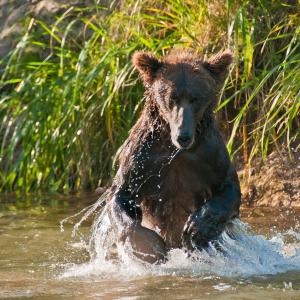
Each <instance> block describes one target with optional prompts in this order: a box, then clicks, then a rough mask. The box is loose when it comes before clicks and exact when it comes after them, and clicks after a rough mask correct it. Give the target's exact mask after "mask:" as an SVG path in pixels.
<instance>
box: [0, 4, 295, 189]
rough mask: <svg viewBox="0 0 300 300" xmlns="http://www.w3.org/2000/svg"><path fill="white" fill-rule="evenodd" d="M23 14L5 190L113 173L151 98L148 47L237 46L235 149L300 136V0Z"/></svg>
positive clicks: (6, 102) (229, 86)
mask: <svg viewBox="0 0 300 300" xmlns="http://www.w3.org/2000/svg"><path fill="white" fill-rule="evenodd" d="M23 25H24V26H23V34H22V36H21V37H20V38H19V41H18V43H17V44H16V47H15V48H14V49H12V50H11V51H10V52H9V54H8V55H7V56H5V57H3V58H1V59H0V147H1V148H0V191H15V190H20V191H26V192H28V191H33V190H51V191H64V192H68V191H72V190H80V189H90V188H95V187H96V186H97V185H104V184H105V183H106V182H107V181H109V180H110V179H111V178H112V176H113V174H114V172H115V158H116V153H117V152H118V149H119V147H120V145H121V144H122V142H123V141H124V140H125V138H126V137H127V135H128V131H129V130H130V128H131V127H132V125H133V124H134V122H135V120H136V119H137V117H138V115H139V112H140V109H141V107H142V106H143V87H142V84H141V82H140V80H139V79H138V75H137V73H136V72H134V70H133V66H132V64H131V56H132V54H133V53H134V52H135V51H136V50H140V49H144V50H147V51H152V52H154V53H156V54H157V55H163V54H164V53H166V52H167V51H168V50H169V49H170V48H172V47H184V48H193V49H195V51H197V52H200V53H203V54H204V56H205V57H207V56H209V55H210V54H211V53H215V52H217V51H220V50H222V49H230V50H231V51H232V52H233V54H234V65H233V66H232V67H231V70H230V75H229V77H228V78H227V80H226V83H225V86H224V87H223V89H222V92H221V95H220V99H219V106H218V108H217V111H218V121H219V123H220V126H221V128H222V130H223V131H224V134H225V135H226V136H227V137H228V141H227V142H228V143H227V145H228V149H229V151H230V153H231V155H232V156H234V155H237V154H238V155H240V156H242V157H243V160H244V163H245V164H251V161H252V159H253V158H254V157H257V158H261V159H264V158H265V157H266V155H267V153H268V151H270V149H272V148H274V147H278V146H279V145H281V144H285V145H286V146H287V147H288V149H290V151H292V148H295V147H296V146H297V143H296V142H297V139H299V135H300V132H299V126H300V121H299V108H300V100H299V94H300V79H299V78H300V46H299V34H300V27H299V10H298V8H297V1H280V0H278V1H271V0H255V1H246V0H240V1H233V0H227V1H216V0H212V1H209V0H193V1H182V0H167V1H157V0H146V1H131V0H129V1H122V0H119V1H112V2H111V4H109V5H102V4H99V3H96V1H95V4H94V5H90V6H88V7H84V6H76V5H75V6H71V5H66V6H64V7H62V8H61V10H60V12H59V13H58V14H57V15H56V16H54V17H53V18H51V20H49V19H48V20H47V21H45V20H43V19H39V18H36V17H35V18H32V17H29V16H27V17H26V18H24V20H23Z"/></svg>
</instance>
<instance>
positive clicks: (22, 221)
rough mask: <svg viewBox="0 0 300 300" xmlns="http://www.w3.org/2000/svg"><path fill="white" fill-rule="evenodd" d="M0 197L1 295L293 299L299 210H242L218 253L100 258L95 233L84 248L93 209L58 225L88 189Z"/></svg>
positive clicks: (85, 199) (299, 266)
mask: <svg viewBox="0 0 300 300" xmlns="http://www.w3.org/2000/svg"><path fill="white" fill-rule="evenodd" d="M0 197H1V198H0V298H1V299H2V298H7V299H21V298H26V299H51V300H52V299H124V300H125V299H300V224H299V219H300V218H299V217H300V211H292V210H286V209H285V210H282V211H281V210H278V209H262V208H256V209H243V210H242V212H241V222H235V224H234V230H233V231H234V233H235V238H234V239H232V238H231V237H229V236H228V235H227V234H224V235H223V236H222V238H221V241H220V245H221V247H222V249H223V251H222V252H220V251H216V250H215V249H214V248H213V247H211V248H210V249H209V250H208V251H206V252H202V253H199V254H197V255H195V256H194V257H189V258H188V257H187V256H186V254H185V253H184V252H183V251H181V250H179V249H175V250H173V251H171V253H169V260H168V262H167V263H166V264H164V265H160V266H147V265H143V264H141V263H139V262H136V261H132V260H130V259H129V258H128V259H126V258H124V257H123V260H122V261H120V260H117V259H116V258H115V257H113V256H112V257H111V258H110V259H107V258H105V255H104V254H107V249H101V247H102V246H100V245H101V243H100V242H99V239H100V240H101V237H99V235H100V234H99V232H98V234H96V236H94V237H93V238H94V241H93V247H94V248H91V247H89V242H90V236H91V234H92V235H93V233H95V230H96V229H95V226H94V227H92V222H93V219H95V217H96V215H97V214H93V215H92V216H91V218H89V219H87V220H86V221H85V222H83V223H82V224H81V226H80V229H79V230H78V231H77V234H76V235H75V236H72V231H73V229H74V225H75V224H76V222H78V220H80V216H78V217H79V219H78V217H76V218H74V219H72V218H71V219H69V220H68V221H67V222H66V223H65V225H64V227H63V231H62V230H61V227H60V221H61V220H63V219H64V218H66V217H69V216H72V215H74V214H76V212H78V211H80V210H81V209H82V208H84V207H86V206H88V205H91V204H92V203H93V202H94V201H95V200H96V199H95V197H94V196H91V195H83V196H80V197H79V196H68V197H67V196H62V195H57V194H53V195H39V196H37V195H35V196H32V195H28V196H26V197H16V196H0ZM91 228H93V229H92V230H93V231H94V232H91Z"/></svg>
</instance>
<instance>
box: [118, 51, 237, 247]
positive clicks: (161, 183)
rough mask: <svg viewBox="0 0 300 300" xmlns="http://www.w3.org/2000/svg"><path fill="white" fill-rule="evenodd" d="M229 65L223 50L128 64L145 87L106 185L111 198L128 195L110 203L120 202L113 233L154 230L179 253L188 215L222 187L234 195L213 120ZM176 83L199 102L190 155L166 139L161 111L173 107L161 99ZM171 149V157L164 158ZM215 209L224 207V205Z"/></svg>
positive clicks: (140, 58) (143, 57) (166, 120)
mask: <svg viewBox="0 0 300 300" xmlns="http://www.w3.org/2000/svg"><path fill="white" fill-rule="evenodd" d="M231 60H232V57H231V54H230V53H229V52H223V53H221V54H217V55H215V56H214V57H213V58H211V59H210V60H204V59H203V58H201V57H198V56H197V55H196V54H195V53H194V52H191V51H182V50H180V51H173V52H171V53H170V54H169V55H168V56H165V57H163V58H161V59H157V58H156V57H155V56H154V55H153V54H151V53H145V52H138V53H136V54H135V55H134V56H133V64H134V66H135V67H136V69H137V70H138V71H139V72H140V75H141V77H142V79H143V82H144V85H145V99H146V100H145V106H144V109H143V111H142V113H141V116H140V118H139V119H138V121H137V122H136V124H135V125H134V127H133V128H132V130H131V132H130V135H129V137H128V139H127V140H126V141H125V143H124V145H123V146H122V151H121V153H120V157H119V164H120V167H119V171H118V174H117V176H116V178H115V181H114V184H113V187H112V191H114V192H115V193H116V194H118V193H119V194H120V195H121V193H123V194H124V195H125V194H126V195H127V196H119V198H120V199H121V200H118V201H119V202H118V201H117V200H114V201H115V203H119V204H116V205H115V206H114V207H113V208H112V222H113V223H115V224H118V226H117V230H118V231H119V232H120V231H122V228H123V227H126V226H128V227H130V226H131V225H130V224H132V222H137V221H138V222H142V225H143V226H145V227H147V228H149V229H151V230H159V232H160V236H161V237H162V239H163V240H164V242H165V243H166V246H167V248H168V249H170V248H174V247H181V246H182V241H181V239H182V232H183V230H184V226H185V224H186V223H187V222H188V221H187V220H188V219H189V216H191V215H193V214H194V213H195V212H197V211H199V210H201V208H202V207H204V204H205V203H206V202H207V201H208V200H209V199H210V198H213V199H214V197H219V196H215V195H221V187H222V186H223V185H224V184H227V183H229V184H233V185H234V186H235V185H236V189H237V190H239V183H238V179H237V176H236V173H235V170H234V168H233V166H232V165H231V162H230V159H229V155H228V153H227V150H226V147H225V145H224V142H223V141H222V138H221V136H220V134H219V132H218V129H217V128H216V126H215V122H214V116H213V110H214V108H215V106H216V101H217V94H218V91H219V89H220V86H221V85H222V83H223V81H224V78H225V74H226V69H227V66H228V65H229V64H230V62H231ZM183 84H184V90H187V91H188V92H189V91H191V95H192V93H194V95H196V96H197V97H198V96H199V97H200V98H201V97H202V101H203V104H201V105H202V106H203V108H201V109H202V110H203V111H202V112H201V117H199V120H197V124H196V125H195V128H196V131H195V132H196V133H195V141H194V144H193V145H192V147H191V149H188V150H182V151H181V150H180V151H178V150H177V149H176V147H175V146H174V142H173V141H172V138H171V130H170V128H171V125H172V124H170V116H168V107H167V105H169V106H170V105H175V104H172V103H171V102H170V103H168V104H166V103H165V102H166V101H165V99H167V98H170V97H172V95H171V93H172V92H173V90H174V89H177V88H178V90H180V89H179V87H180V86H181V85H183ZM191 95H189V97H191ZM199 115H200V113H199ZM176 151H177V152H178V153H177V156H176V157H175V158H174V159H171V158H170V157H172V155H173V154H174V153H175V152H176ZM170 161H171V163H169V162H170ZM146 177H147V178H146ZM120 191H121V192H120ZM238 193H239V192H237V195H238ZM116 197H117V196H116ZM126 197H127V198H126ZM236 198H239V196H237V197H236ZM123 199H125V200H123ZM126 199H127V200H126ZM228 201H230V200H228ZM132 203H134V204H132ZM131 205H132V206H131ZM221 206H222V209H223V208H224V207H223V206H224V205H223V203H222V204H221ZM229 206H230V205H229ZM238 207H239V199H237V204H234V208H229V210H232V211H234V212H233V213H231V212H230V217H231V216H236V215H237V214H238ZM226 209H227V208H224V211H226ZM132 211H134V212H135V213H136V215H134V213H132ZM226 213H227V212H226ZM136 220H137V221H136ZM126 224H127V225H126Z"/></svg>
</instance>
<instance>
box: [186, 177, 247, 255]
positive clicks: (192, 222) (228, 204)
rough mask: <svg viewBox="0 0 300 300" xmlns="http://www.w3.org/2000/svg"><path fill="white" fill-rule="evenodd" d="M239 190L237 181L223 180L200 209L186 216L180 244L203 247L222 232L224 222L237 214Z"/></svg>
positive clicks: (191, 248)
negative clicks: (220, 185)
mask: <svg viewBox="0 0 300 300" xmlns="http://www.w3.org/2000/svg"><path fill="white" fill-rule="evenodd" d="M240 202H241V192H240V186H239V183H238V181H236V180H230V181H227V182H225V183H224V184H223V185H222V187H221V188H220V189H218V190H217V193H215V195H214V196H213V197H212V198H211V199H209V200H208V201H207V202H206V203H205V204H204V205H203V206H202V208H201V209H200V210H198V211H196V212H194V213H193V214H192V215H190V217H189V218H188V220H187V222H186V224H185V226H184V229H183V234H182V245H183V247H184V248H186V249H188V250H194V249H199V250H201V249H203V248H206V247H207V246H208V242H209V241H212V240H215V239H217V238H218V236H219V235H220V234H221V233H222V232H223V230H224V229H225V227H226V224H227V223H228V222H229V221H230V220H232V219H233V218H235V217H238V215H239V207H240Z"/></svg>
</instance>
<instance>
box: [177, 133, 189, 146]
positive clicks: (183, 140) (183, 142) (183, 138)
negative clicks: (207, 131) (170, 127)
mask: <svg viewBox="0 0 300 300" xmlns="http://www.w3.org/2000/svg"><path fill="white" fill-rule="evenodd" d="M191 140H192V138H191V137H190V136H189V135H180V136H178V138H177V142H178V143H179V145H180V146H181V147H183V148H185V147H187V146H188V145H189V144H190V143H191Z"/></svg>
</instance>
